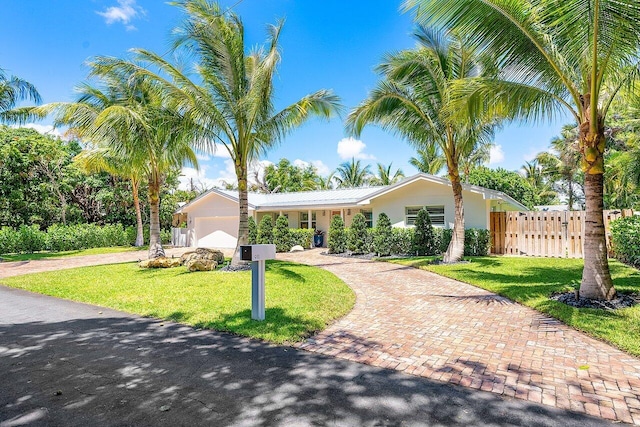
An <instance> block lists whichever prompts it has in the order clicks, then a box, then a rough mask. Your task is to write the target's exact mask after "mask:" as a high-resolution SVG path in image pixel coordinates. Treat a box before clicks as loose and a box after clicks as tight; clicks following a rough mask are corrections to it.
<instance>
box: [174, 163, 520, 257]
mask: <svg viewBox="0 0 640 427" xmlns="http://www.w3.org/2000/svg"><path fill="white" fill-rule="evenodd" d="M462 188H463V190H462V192H463V198H464V208H465V226H466V227H467V228H484V229H489V225H490V212H500V211H512V210H527V208H526V207H525V206H524V205H522V204H521V203H519V202H517V201H516V200H514V199H513V198H511V197H509V196H507V195H506V194H504V193H502V192H500V191H494V190H489V189H486V188H483V187H478V186H475V185H468V184H463V186H462ZM248 199H249V215H250V216H253V218H254V219H255V220H256V222H257V223H259V222H260V220H261V219H262V218H263V217H264V216H265V215H270V216H271V217H272V218H273V220H274V223H275V220H276V219H277V217H278V216H279V215H284V216H286V217H287V218H288V219H289V227H290V228H314V229H316V230H322V231H325V232H326V231H327V230H328V229H329V223H330V221H331V218H332V217H333V216H334V215H340V216H341V217H342V218H343V219H344V221H345V225H346V226H347V227H348V226H349V225H350V224H351V220H352V218H353V216H354V215H355V214H357V213H362V214H363V215H364V216H365V218H366V220H367V225H368V226H370V227H373V226H375V223H376V220H377V217H378V215H379V214H380V213H382V212H384V213H386V214H387V215H388V216H389V218H390V219H391V223H392V224H393V226H394V227H411V226H413V224H414V222H415V219H416V216H417V213H418V211H419V210H420V209H421V208H423V207H426V208H427V210H428V211H429V214H430V217H431V222H432V223H433V225H434V226H435V227H445V228H453V222H454V206H453V193H452V191H451V183H450V182H449V180H447V179H445V178H440V177H437V176H434V175H427V174H423V173H420V174H417V175H414V176H412V177H409V178H406V179H404V180H402V181H400V182H398V183H396V184H393V185H388V186H382V187H365V188H345V189H336V190H322V191H305V192H297V193H274V194H261V193H249V195H248ZM175 218H179V219H180V220H179V221H180V222H182V223H186V229H184V230H183V233H184V234H186V235H183V239H182V243H183V244H184V245H186V246H193V247H196V246H198V247H216V248H234V247H235V246H236V243H237V238H238V221H239V220H238V192H237V191H229V190H219V189H212V190H209V191H207V192H205V193H203V194H201V195H200V196H198V197H197V198H195V199H194V200H192V201H191V202H189V203H187V204H185V205H183V206H182V207H180V208H179V209H178V210H177V211H176V215H175ZM325 245H326V239H325Z"/></svg>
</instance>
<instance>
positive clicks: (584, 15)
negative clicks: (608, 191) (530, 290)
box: [404, 0, 640, 299]
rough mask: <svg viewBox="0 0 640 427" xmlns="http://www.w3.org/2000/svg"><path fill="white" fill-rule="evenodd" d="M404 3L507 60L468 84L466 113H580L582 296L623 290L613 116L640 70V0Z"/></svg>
mask: <svg viewBox="0 0 640 427" xmlns="http://www.w3.org/2000/svg"><path fill="white" fill-rule="evenodd" d="M404 7H405V8H406V9H407V10H409V9H413V10H415V12H416V17H417V20H418V21H419V22H421V23H422V24H425V25H435V26H446V27H447V28H451V29H454V30H456V31H460V32H461V33H463V34H466V35H468V36H469V37H470V40H472V41H473V42H474V44H475V45H476V46H477V47H479V48H483V49H486V50H487V51H489V52H493V53H494V54H495V56H496V57H497V58H498V63H497V66H498V68H500V69H501V73H500V75H499V76H498V77H497V78H478V79H476V81H475V84H474V85H466V86H465V87H464V88H463V89H462V90H459V91H458V94H459V95H460V97H461V98H462V99H466V101H467V102H466V106H467V108H463V109H464V110H465V111H466V112H469V111H470V112H471V113H474V112H478V113H479V112H480V111H484V112H486V113H488V114H489V115H499V116H501V117H505V118H509V119H519V120H524V121H529V122H537V121H539V120H540V119H543V118H551V117H554V116H555V113H557V112H559V111H561V110H563V111H565V112H568V113H569V114H571V116H572V117H573V118H574V119H575V122H576V125H577V127H578V129H579V149H580V152H581V155H582V170H583V172H584V174H585V198H586V227H585V232H584V266H585V267H584V269H583V273H582V283H581V285H580V294H581V295H582V296H583V297H587V298H596V299H611V298H613V297H614V296H615V294H616V291H615V288H614V287H613V282H612V280H611V274H610V272H609V263H608V260H607V246H606V241H605V230H604V223H603V215H602V210H603V174H604V151H605V133H604V131H605V127H604V123H605V120H606V118H607V114H608V113H609V107H610V106H611V103H612V101H613V100H614V99H615V97H616V95H617V93H618V92H619V90H620V88H621V87H624V86H626V85H627V83H629V82H630V81H631V80H632V79H635V78H636V76H637V75H638V49H639V47H640V31H638V28H640V8H639V7H638V4H637V1H634V0H562V1H560V0H552V1H548V0H528V1H525V0H438V1H433V0H405V3H404Z"/></svg>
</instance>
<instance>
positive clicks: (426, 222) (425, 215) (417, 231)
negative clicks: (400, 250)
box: [411, 208, 466, 256]
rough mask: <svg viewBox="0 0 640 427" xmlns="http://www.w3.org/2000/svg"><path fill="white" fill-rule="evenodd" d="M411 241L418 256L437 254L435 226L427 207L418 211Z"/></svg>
mask: <svg viewBox="0 0 640 427" xmlns="http://www.w3.org/2000/svg"><path fill="white" fill-rule="evenodd" d="M465 234H466V233H465ZM411 243H412V249H413V252H414V253H415V254H416V255H418V256H425V255H435V253H436V241H435V237H434V233H433V226H432V225H431V218H430V217H429V212H428V211H427V210H426V209H425V208H422V209H420V210H419V211H418V216H417V217H416V224H415V228H414V230H413V239H412V242H411Z"/></svg>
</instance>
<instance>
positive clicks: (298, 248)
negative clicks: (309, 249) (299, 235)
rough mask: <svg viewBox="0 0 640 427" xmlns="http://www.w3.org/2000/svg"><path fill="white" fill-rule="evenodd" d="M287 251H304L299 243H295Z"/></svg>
mask: <svg viewBox="0 0 640 427" xmlns="http://www.w3.org/2000/svg"><path fill="white" fill-rule="evenodd" d="M289 252H304V248H303V247H302V246H300V245H295V246H294V247H292V248H291V249H290V250H289Z"/></svg>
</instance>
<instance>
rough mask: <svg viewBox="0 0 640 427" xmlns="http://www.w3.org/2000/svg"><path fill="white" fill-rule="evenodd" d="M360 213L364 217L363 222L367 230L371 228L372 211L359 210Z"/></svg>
mask: <svg viewBox="0 0 640 427" xmlns="http://www.w3.org/2000/svg"><path fill="white" fill-rule="evenodd" d="M360 213H361V214H362V215H364V221H365V224H366V225H367V228H373V211H372V210H370V209H361V210H360Z"/></svg>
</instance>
